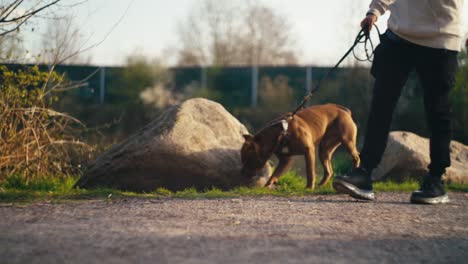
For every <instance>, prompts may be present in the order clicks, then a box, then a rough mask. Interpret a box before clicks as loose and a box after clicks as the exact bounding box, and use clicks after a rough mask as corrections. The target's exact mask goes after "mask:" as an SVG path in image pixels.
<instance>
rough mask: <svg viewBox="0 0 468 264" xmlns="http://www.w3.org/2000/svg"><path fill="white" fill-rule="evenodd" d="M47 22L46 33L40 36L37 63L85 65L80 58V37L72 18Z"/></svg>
mask: <svg viewBox="0 0 468 264" xmlns="http://www.w3.org/2000/svg"><path fill="white" fill-rule="evenodd" d="M58 21H59V23H57V21H56V20H51V21H49V23H48V25H47V30H46V32H45V33H44V34H43V35H42V51H41V55H40V57H39V58H38V62H41V63H46V64H49V65H53V64H59V63H60V64H62V63H68V64H77V63H80V62H81V63H86V62H87V61H86V59H83V58H82V57H80V55H81V52H80V50H81V48H82V41H81V39H82V37H81V33H80V29H79V28H78V27H77V26H76V24H75V22H74V18H73V17H72V16H64V17H62V18H60V19H59V20H58Z"/></svg>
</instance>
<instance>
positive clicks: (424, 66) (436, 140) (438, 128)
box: [411, 48, 458, 203]
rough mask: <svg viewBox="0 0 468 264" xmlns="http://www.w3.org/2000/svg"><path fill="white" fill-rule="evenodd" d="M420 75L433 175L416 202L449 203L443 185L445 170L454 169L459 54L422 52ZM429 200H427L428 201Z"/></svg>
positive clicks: (428, 49)
mask: <svg viewBox="0 0 468 264" xmlns="http://www.w3.org/2000/svg"><path fill="white" fill-rule="evenodd" d="M418 58H419V59H418V63H417V65H416V71H417V73H418V75H419V78H420V80H421V84H422V87H423V89H424V107H425V111H426V120H427V124H428V127H429V131H430V158H431V163H430V164H429V174H428V175H427V176H426V177H425V178H424V182H423V185H422V186H421V189H420V190H419V191H418V192H415V193H413V195H412V199H411V200H412V201H413V202H418V201H419V202H422V203H424V202H425V201H426V203H445V202H448V197H447V196H446V193H445V189H444V186H443V184H442V182H441V178H442V175H443V174H444V173H445V169H446V168H447V167H449V166H450V141H451V138H452V124H451V118H452V117H451V115H452V113H451V105H450V99H449V93H450V90H451V89H452V87H453V85H454V81H455V73H456V70H457V66H458V63H457V52H454V51H445V50H438V49H430V48H421V49H420V51H419V52H418ZM425 198H426V199H425Z"/></svg>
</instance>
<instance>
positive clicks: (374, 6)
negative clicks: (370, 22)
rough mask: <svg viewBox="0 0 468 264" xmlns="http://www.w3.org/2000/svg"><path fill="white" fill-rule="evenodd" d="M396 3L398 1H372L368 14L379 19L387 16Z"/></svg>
mask: <svg viewBox="0 0 468 264" xmlns="http://www.w3.org/2000/svg"><path fill="white" fill-rule="evenodd" d="M395 1H396V0H372V2H371V3H370V6H369V11H367V13H368V14H373V15H375V16H377V17H379V16H381V15H383V14H385V12H386V11H387V10H388V8H389V6H390V5H391V4H393V3H394V2H395Z"/></svg>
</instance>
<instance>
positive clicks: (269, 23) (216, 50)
mask: <svg viewBox="0 0 468 264" xmlns="http://www.w3.org/2000/svg"><path fill="white" fill-rule="evenodd" d="M179 38H180V41H181V44H182V48H181V49H180V50H179V58H178V61H179V65H182V66H191V65H215V66H232V65H261V64H269V65H276V64H294V63H296V55H295V52H294V50H293V49H292V48H291V47H293V40H292V36H291V27H290V25H289V24H288V22H287V19H286V18H284V17H282V16H281V15H280V14H278V13H277V12H275V11H274V10H273V9H271V8H270V7H268V6H265V5H264V4H262V3H261V2H258V1H248V2H243V3H242V4H239V2H237V1H227V0H204V1H203V2H202V3H201V4H199V5H197V6H195V8H194V9H193V10H192V12H191V13H190V15H189V16H188V18H187V20H186V21H184V23H182V24H181V25H180V30H179Z"/></svg>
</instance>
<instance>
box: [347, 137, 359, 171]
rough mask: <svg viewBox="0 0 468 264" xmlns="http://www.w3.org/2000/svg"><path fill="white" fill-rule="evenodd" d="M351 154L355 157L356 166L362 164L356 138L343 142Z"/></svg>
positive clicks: (354, 163)
mask: <svg viewBox="0 0 468 264" xmlns="http://www.w3.org/2000/svg"><path fill="white" fill-rule="evenodd" d="M343 144H344V145H345V147H346V149H347V150H348V152H349V154H350V155H351V156H352V157H353V165H354V168H359V166H360V165H361V159H360V158H359V152H358V151H357V149H356V140H345V141H344V142H343Z"/></svg>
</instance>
